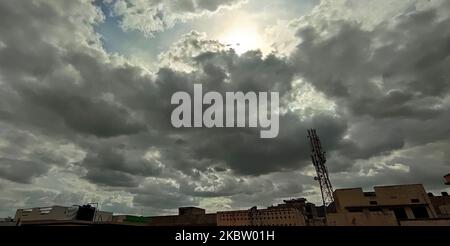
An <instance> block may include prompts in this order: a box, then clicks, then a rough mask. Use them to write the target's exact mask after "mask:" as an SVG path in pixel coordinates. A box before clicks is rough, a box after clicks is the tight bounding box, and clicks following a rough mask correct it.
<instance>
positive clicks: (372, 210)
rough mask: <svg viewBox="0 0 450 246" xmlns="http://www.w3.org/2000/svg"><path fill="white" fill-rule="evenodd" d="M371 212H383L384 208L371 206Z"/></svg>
mask: <svg viewBox="0 0 450 246" xmlns="http://www.w3.org/2000/svg"><path fill="white" fill-rule="evenodd" d="M369 211H370V212H383V209H381V208H369Z"/></svg>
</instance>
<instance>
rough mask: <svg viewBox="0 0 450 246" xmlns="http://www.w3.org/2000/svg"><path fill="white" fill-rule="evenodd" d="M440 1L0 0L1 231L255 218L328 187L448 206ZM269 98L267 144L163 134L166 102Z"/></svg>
mask: <svg viewBox="0 0 450 246" xmlns="http://www.w3.org/2000/svg"><path fill="white" fill-rule="evenodd" d="M449 26H450V2H449V1H446V0H401V1H399V0H364V1H361V0H302V1H299V0H277V1H269V0H220V1H219V0H171V1H169V0H151V1H144V0H104V1H100V0H96V1H92V0H59V1H51V0H33V1H0V217H5V216H13V215H14V212H15V210H16V209H17V208H29V207H37V206H39V207H43V206H51V205H66V206H70V205H73V204H85V203H88V202H96V203H99V205H100V208H101V209H102V210H108V211H113V212H115V213H118V214H144V215H159V214H173V213H176V210H177V208H178V207H181V206H199V207H202V208H205V209H206V210H207V211H208V212H214V211H217V210H230V209H248V208H250V207H252V206H255V205H257V206H259V207H265V206H269V205H272V204H277V203H280V202H281V201H282V200H283V199H289V198H297V197H306V198H307V199H308V200H309V201H312V202H315V203H317V204H320V190H319V188H318V184H317V183H316V182H315V181H314V176H315V172H314V168H313V166H312V164H311V161H310V156H309V153H310V149H309V145H308V140H307V138H306V129H309V128H316V129H317V131H318V134H319V136H320V138H321V140H322V145H323V147H324V148H325V150H326V152H327V153H326V154H327V158H328V161H327V166H328V170H329V173H330V179H331V182H332V184H333V187H334V188H351V187H363V188H364V189H367V190H369V189H371V188H372V187H373V186H377V185H390V184H407V183H423V184H424V185H425V188H426V189H427V190H429V191H433V192H435V193H437V192H441V191H445V190H447V191H449V189H448V188H446V187H445V186H444V185H443V176H444V175H445V174H447V173H449V172H450V151H449V150H450V124H449V122H450V113H449V112H450V69H449V67H450V29H449V28H448V27H449ZM198 83H201V84H202V85H203V88H204V90H208V91H218V92H219V93H225V92H226V91H244V92H249V91H275V92H278V93H279V95H280V107H281V112H282V113H281V115H280V132H279V135H278V137H277V138H273V139H261V138H260V137H259V129H253V128H227V129H224V128H211V129H203V128H195V129H175V128H173V127H172V125H171V124H170V115H171V112H172V110H173V105H171V104H170V99H171V96H172V94H173V93H174V92H176V91H180V90H183V91H188V92H190V93H191V92H192V88H193V85H194V84H198Z"/></svg>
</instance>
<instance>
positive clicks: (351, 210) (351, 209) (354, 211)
mask: <svg viewBox="0 0 450 246" xmlns="http://www.w3.org/2000/svg"><path fill="white" fill-rule="evenodd" d="M362 211H363V210H362V209H361V208H349V209H348V212H350V213H358V212H362Z"/></svg>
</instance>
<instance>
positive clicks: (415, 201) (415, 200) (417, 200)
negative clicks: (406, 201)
mask: <svg viewBox="0 0 450 246" xmlns="http://www.w3.org/2000/svg"><path fill="white" fill-rule="evenodd" d="M411 202H412V203H419V202H420V200H419V199H411Z"/></svg>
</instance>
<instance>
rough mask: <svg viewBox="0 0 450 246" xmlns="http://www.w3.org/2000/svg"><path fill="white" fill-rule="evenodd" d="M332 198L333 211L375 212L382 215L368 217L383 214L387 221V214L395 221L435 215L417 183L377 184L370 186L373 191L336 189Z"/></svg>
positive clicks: (421, 186) (422, 188) (423, 190)
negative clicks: (334, 207)
mask: <svg viewBox="0 0 450 246" xmlns="http://www.w3.org/2000/svg"><path fill="white" fill-rule="evenodd" d="M334 199H335V206H336V212H337V213H365V214H366V215H367V213H368V212H378V213H381V214H383V215H375V214H371V215H368V216H372V217H374V216H378V217H379V218H381V217H383V218H384V219H386V220H389V219H388V217H389V216H390V214H391V213H393V214H394V216H395V218H396V219H397V220H407V219H429V218H436V217H437V215H436V211H435V209H434V207H433V205H432V204H431V201H430V199H429V197H428V195H427V193H426V192H425V189H424V187H423V185H421V184H412V185H393V186H378V187H374V191H373V192H363V190H362V188H352V189H338V190H336V191H335V192H334ZM361 216H362V215H361ZM364 216H365V215H364ZM380 216H381V217H380Z"/></svg>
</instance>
